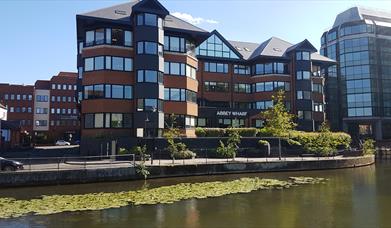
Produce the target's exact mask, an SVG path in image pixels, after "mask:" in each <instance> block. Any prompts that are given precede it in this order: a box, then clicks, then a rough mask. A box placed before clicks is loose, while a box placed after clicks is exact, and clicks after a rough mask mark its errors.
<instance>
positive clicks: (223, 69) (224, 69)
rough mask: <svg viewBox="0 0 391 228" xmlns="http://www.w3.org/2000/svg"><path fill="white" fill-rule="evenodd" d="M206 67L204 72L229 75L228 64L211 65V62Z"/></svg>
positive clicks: (205, 64)
mask: <svg viewBox="0 0 391 228" xmlns="http://www.w3.org/2000/svg"><path fill="white" fill-rule="evenodd" d="M204 66H205V67H204V70H205V71H206V72H213V73H228V64H227V63H210V62H205V63H204Z"/></svg>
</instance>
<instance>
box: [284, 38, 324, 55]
mask: <svg viewBox="0 0 391 228" xmlns="http://www.w3.org/2000/svg"><path fill="white" fill-rule="evenodd" d="M296 49H299V50H308V51H311V52H317V51H318V50H317V49H316V48H315V47H314V45H312V44H311V43H310V42H309V41H308V40H307V39H305V40H303V41H301V42H300V43H297V44H295V45H293V46H291V47H289V48H288V49H286V53H288V52H290V51H293V50H296Z"/></svg>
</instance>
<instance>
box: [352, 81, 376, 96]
mask: <svg viewBox="0 0 391 228" xmlns="http://www.w3.org/2000/svg"><path fill="white" fill-rule="evenodd" d="M370 92H371V81H370V79H360V80H348V81H346V93H347V94H351V93H370Z"/></svg>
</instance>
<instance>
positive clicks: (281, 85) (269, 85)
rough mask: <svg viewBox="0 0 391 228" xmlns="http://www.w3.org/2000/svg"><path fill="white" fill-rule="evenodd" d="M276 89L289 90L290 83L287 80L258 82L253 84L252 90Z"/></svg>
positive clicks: (265, 90) (267, 90)
mask: <svg viewBox="0 0 391 228" xmlns="http://www.w3.org/2000/svg"><path fill="white" fill-rule="evenodd" d="M278 90H284V91H290V90H291V83H289V82H280V81H275V82H258V83H255V84H253V90H252V91H253V92H269V91H278Z"/></svg>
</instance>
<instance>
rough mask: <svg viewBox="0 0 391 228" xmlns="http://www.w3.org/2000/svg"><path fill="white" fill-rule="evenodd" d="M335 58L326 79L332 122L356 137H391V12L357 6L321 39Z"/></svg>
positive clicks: (324, 52) (326, 52)
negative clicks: (335, 63)
mask: <svg viewBox="0 0 391 228" xmlns="http://www.w3.org/2000/svg"><path fill="white" fill-rule="evenodd" d="M321 45H322V46H321V49H320V52H321V54H322V55H324V56H327V57H329V58H331V59H334V60H336V61H337V62H338V64H337V65H335V66H331V67H329V68H328V69H327V70H326V71H325V75H326V89H325V91H326V102H327V106H326V111H327V118H328V119H329V120H330V123H331V126H332V127H333V128H334V129H335V130H344V131H346V132H348V133H350V134H351V135H352V136H353V137H354V138H360V137H363V136H364V137H365V136H370V137H373V138H376V139H377V140H381V139H390V138H391V13H390V12H382V11H379V10H373V9H367V8H362V7H353V8H350V9H348V10H346V11H344V12H342V13H340V14H338V15H337V17H336V19H335V21H334V24H333V25H332V28H331V29H330V30H328V31H326V32H324V33H323V35H322V37H321Z"/></svg>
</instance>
